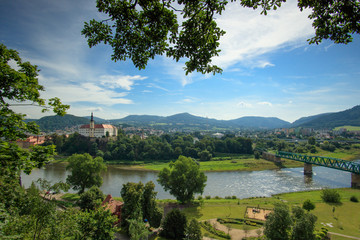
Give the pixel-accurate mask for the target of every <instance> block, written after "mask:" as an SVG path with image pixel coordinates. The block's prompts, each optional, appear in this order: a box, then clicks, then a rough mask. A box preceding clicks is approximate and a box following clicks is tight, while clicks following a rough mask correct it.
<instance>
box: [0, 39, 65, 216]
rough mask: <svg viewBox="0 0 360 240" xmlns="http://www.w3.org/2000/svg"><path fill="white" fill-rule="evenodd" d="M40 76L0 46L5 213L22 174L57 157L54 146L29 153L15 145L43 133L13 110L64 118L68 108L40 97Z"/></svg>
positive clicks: (0, 174)
mask: <svg viewBox="0 0 360 240" xmlns="http://www.w3.org/2000/svg"><path fill="white" fill-rule="evenodd" d="M38 72H39V70H38V68H37V66H35V65H31V64H30V63H29V62H23V61H22V59H21V58H20V56H19V54H18V52H17V51H15V50H13V49H8V48H7V47H6V46H5V45H3V44H0V159H1V161H0V202H2V203H3V204H5V207H6V209H9V208H10V205H12V204H13V203H14V201H15V198H16V195H17V194H18V190H19V185H21V179H20V173H21V171H24V172H25V173H26V174H30V173H31V171H32V169H33V168H36V167H37V168H39V167H42V166H44V164H45V163H47V162H48V161H49V160H51V157H52V156H53V154H54V153H55V147H54V146H46V147H41V146H34V147H32V148H31V149H30V151H28V150H25V149H21V148H19V147H18V146H17V145H16V144H15V143H13V142H14V141H16V140H17V139H21V138H25V137H26V136H27V134H38V133H39V132H40V131H39V128H38V126H37V125H36V124H35V123H34V122H28V123H26V122H25V121H24V119H25V116H26V115H25V114H21V113H17V112H15V111H14V110H13V109H12V108H13V107H15V106H27V105H32V106H38V107H40V108H42V111H48V110H50V109H52V110H53V111H54V112H55V113H56V114H59V115H64V114H65V111H66V110H67V109H68V108H69V106H68V105H63V104H62V103H61V102H60V100H59V99H58V98H51V99H49V100H48V101H46V99H43V98H41V97H40V92H41V91H44V87H43V86H41V85H40V84H39V82H38V78H37V77H38ZM19 180H20V181H19ZM19 183H20V184H19ZM16 185H17V186H16Z"/></svg>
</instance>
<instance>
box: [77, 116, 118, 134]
mask: <svg viewBox="0 0 360 240" xmlns="http://www.w3.org/2000/svg"><path fill="white" fill-rule="evenodd" d="M79 133H80V134H81V135H83V136H86V137H93V138H101V137H107V136H109V137H114V136H117V133H118V129H117V127H114V126H113V125H110V124H95V122H94V116H93V113H91V119H90V124H85V125H82V126H80V128H79Z"/></svg>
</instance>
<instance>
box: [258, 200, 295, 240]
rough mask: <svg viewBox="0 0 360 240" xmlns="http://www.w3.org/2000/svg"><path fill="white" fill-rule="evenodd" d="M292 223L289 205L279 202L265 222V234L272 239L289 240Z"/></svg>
mask: <svg viewBox="0 0 360 240" xmlns="http://www.w3.org/2000/svg"><path fill="white" fill-rule="evenodd" d="M291 224H292V219H291V217H290V213H289V208H288V206H287V205H285V204H283V203H277V204H275V207H274V212H272V213H270V214H269V216H268V219H267V220H266V222H265V229H264V234H265V236H266V237H267V238H268V239H270V240H282V239H283V240H288V239H289V232H290V229H291Z"/></svg>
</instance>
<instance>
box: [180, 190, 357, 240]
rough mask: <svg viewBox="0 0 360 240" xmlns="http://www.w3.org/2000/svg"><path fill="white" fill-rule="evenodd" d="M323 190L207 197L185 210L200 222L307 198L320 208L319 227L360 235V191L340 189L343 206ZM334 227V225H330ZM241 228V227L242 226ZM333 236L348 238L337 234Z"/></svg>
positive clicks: (298, 203)
mask: <svg viewBox="0 0 360 240" xmlns="http://www.w3.org/2000/svg"><path fill="white" fill-rule="evenodd" d="M320 192H321V191H310V192H295V193H286V194H279V195H275V196H273V197H271V198H250V199H241V200H238V199H218V200H216V199H211V200H205V201H204V202H203V203H202V204H200V203H199V204H198V205H197V206H192V207H188V208H185V209H184V210H183V211H184V213H185V214H186V215H187V217H188V218H190V219H191V218H195V219H197V220H199V221H201V220H207V219H213V218H228V217H230V218H244V215H245V210H246V207H247V206H259V207H263V208H272V207H273V205H274V203H275V202H280V201H281V202H285V203H286V204H287V205H289V207H290V209H291V208H292V207H293V206H302V203H303V202H304V201H305V200H306V199H310V200H311V201H312V202H313V203H315V205H316V208H315V209H314V210H313V211H311V213H313V214H314V215H315V216H317V217H318V220H317V222H316V228H317V229H320V228H321V227H323V226H324V225H327V226H326V227H327V228H328V230H329V231H330V232H335V233H340V234H344V235H350V236H360V215H359V213H360V203H359V202H358V203H354V202H351V201H350V197H351V196H356V197H357V198H358V199H359V200H360V190H356V189H338V192H339V193H340V195H341V201H342V203H341V204H340V205H329V204H326V203H324V202H322V200H321V197H320ZM334 207H335V211H333V209H334ZM330 226H331V227H330ZM240 228H241V226H240ZM332 239H345V238H341V237H338V236H336V237H334V238H332Z"/></svg>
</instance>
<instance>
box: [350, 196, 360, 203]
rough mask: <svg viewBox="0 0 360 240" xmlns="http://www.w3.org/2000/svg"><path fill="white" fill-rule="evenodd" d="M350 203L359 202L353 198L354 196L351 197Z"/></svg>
mask: <svg viewBox="0 0 360 240" xmlns="http://www.w3.org/2000/svg"><path fill="white" fill-rule="evenodd" d="M350 201H352V202H359V200H358V199H357V197H355V196H351V198H350Z"/></svg>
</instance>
